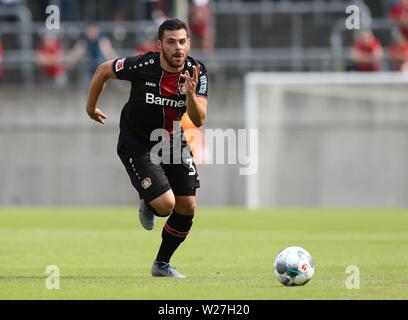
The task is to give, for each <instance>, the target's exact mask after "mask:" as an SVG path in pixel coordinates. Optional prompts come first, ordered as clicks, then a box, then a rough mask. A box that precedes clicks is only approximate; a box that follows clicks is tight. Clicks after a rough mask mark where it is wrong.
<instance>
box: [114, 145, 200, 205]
mask: <svg viewBox="0 0 408 320" xmlns="http://www.w3.org/2000/svg"><path fill="white" fill-rule="evenodd" d="M183 147H185V148H187V149H186V150H188V154H189V155H190V156H187V157H184V158H183V159H179V161H174V159H173V157H172V156H171V159H172V161H171V163H158V164H156V163H153V162H152V160H151V158H150V151H151V149H150V148H149V147H146V146H144V145H140V146H132V147H131V148H127V150H123V149H122V150H121V152H118V155H119V157H120V159H121V160H122V162H123V164H124V166H125V168H126V171H127V173H128V175H129V177H130V181H131V183H132V185H133V186H134V187H135V188H136V190H137V191H138V193H139V196H140V198H141V199H144V200H145V201H146V202H147V203H149V202H150V201H152V200H153V199H155V198H157V197H159V196H160V195H162V194H163V193H165V192H166V191H168V190H170V189H172V191H173V193H174V195H176V196H195V194H196V189H197V188H199V187H200V180H199V176H198V172H197V167H196V165H195V163H194V160H193V156H192V153H191V150H190V147H189V146H188V145H183Z"/></svg>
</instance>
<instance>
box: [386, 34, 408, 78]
mask: <svg viewBox="0 0 408 320" xmlns="http://www.w3.org/2000/svg"><path fill="white" fill-rule="evenodd" d="M389 56H390V59H391V62H392V70H394V71H408V40H407V39H406V38H405V37H404V36H403V35H402V34H399V35H398V38H397V39H396V40H395V41H394V42H393V43H392V44H391V46H390V48H389Z"/></svg>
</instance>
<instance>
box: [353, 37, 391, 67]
mask: <svg viewBox="0 0 408 320" xmlns="http://www.w3.org/2000/svg"><path fill="white" fill-rule="evenodd" d="M383 55H384V50H383V47H382V45H381V43H380V41H379V40H378V39H377V38H376V37H375V36H374V34H373V33H372V31H371V30H368V29H365V30H362V31H361V34H360V35H359V37H358V38H357V39H356V41H355V42H354V45H353V49H352V59H353V63H354V70H356V71H379V70H380V69H381V59H382V58H383Z"/></svg>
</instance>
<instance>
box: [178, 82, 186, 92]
mask: <svg viewBox="0 0 408 320" xmlns="http://www.w3.org/2000/svg"><path fill="white" fill-rule="evenodd" d="M186 91H187V89H186V84H185V83H180V84H179V86H178V92H179V93H180V94H186Z"/></svg>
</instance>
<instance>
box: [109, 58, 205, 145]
mask: <svg viewBox="0 0 408 320" xmlns="http://www.w3.org/2000/svg"><path fill="white" fill-rule="evenodd" d="M197 64H200V66H201V67H200V74H199V83H198V84H197V90H196V94H197V95H198V96H203V97H207V95H208V79H207V69H206V68H205V66H204V65H203V64H202V63H201V62H199V61H198V60H195V59H193V58H191V57H190V56H188V57H187V59H186V63H185V67H184V70H183V71H182V72H183V73H184V72H185V70H188V71H189V73H190V75H192V72H193V68H192V67H193V65H197ZM113 71H114V72H115V74H116V76H117V77H118V79H121V80H129V81H130V82H131V84H132V89H131V92H130V97H129V101H128V102H127V103H126V104H125V106H124V108H123V110H122V114H121V118H120V140H122V141H120V144H122V145H132V144H138V143H143V142H145V143H148V142H149V141H150V134H151V132H152V131H153V130H155V129H158V128H164V129H166V130H167V131H168V132H169V134H170V135H172V134H173V122H174V121H180V120H181V117H182V115H183V114H184V112H186V104H185V102H186V94H185V81H184V79H183V78H181V77H180V74H181V73H182V72H178V73H171V72H167V71H165V70H163V69H162V68H161V66H160V53H159V52H148V53H146V54H143V55H139V56H134V57H127V58H120V59H116V60H115V61H114V63H113Z"/></svg>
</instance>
